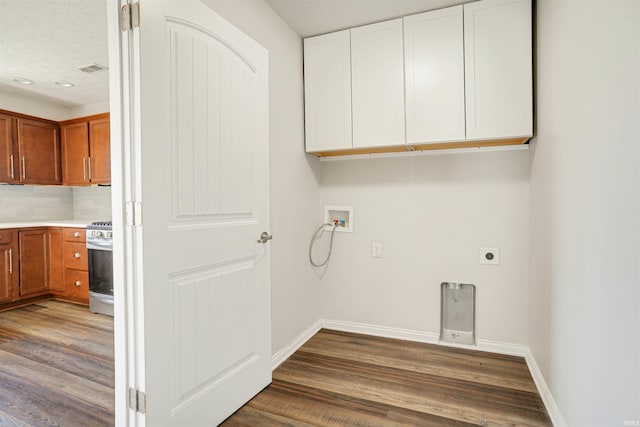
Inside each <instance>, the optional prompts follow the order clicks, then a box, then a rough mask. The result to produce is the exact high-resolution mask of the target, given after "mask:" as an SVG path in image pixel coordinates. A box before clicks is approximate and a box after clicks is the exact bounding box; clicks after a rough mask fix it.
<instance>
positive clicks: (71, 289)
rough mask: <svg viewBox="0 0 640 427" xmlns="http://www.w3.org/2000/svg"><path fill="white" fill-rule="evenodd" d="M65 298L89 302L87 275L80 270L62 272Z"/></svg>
mask: <svg viewBox="0 0 640 427" xmlns="http://www.w3.org/2000/svg"><path fill="white" fill-rule="evenodd" d="M64 294H65V297H67V298H69V299H71V300H74V301H80V302H88V301H89V273H87V272H86V271H80V270H69V269H68V268H67V269H65V270H64Z"/></svg>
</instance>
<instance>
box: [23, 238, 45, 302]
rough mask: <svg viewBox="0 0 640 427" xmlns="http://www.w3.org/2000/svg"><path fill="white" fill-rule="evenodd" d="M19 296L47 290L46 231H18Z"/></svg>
mask: <svg viewBox="0 0 640 427" xmlns="http://www.w3.org/2000/svg"><path fill="white" fill-rule="evenodd" d="M19 235H20V237H19V240H20V296H21V297H24V296H28V295H32V294H38V293H44V292H46V290H47V264H46V252H47V231H46V230H25V231H20V233H19Z"/></svg>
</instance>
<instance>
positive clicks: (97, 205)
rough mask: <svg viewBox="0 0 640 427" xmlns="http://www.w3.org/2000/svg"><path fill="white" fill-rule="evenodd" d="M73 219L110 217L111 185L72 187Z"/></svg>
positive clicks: (98, 219)
mask: <svg viewBox="0 0 640 427" xmlns="http://www.w3.org/2000/svg"><path fill="white" fill-rule="evenodd" d="M73 219H82V220H90V221H107V220H110V219H111V187H96V186H93V187H74V188H73Z"/></svg>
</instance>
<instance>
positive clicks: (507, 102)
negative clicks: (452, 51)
mask: <svg viewBox="0 0 640 427" xmlns="http://www.w3.org/2000/svg"><path fill="white" fill-rule="evenodd" d="M464 45H465V85H466V105H467V107H466V113H467V114H466V117H467V139H495V138H508V137H517V136H531V135H532V130H533V100H532V56H531V55H532V51H531V49H532V48H531V1H530V0H483V1H478V2H474V3H468V4H465V5H464Z"/></svg>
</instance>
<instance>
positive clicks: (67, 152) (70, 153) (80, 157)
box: [60, 122, 89, 185]
mask: <svg viewBox="0 0 640 427" xmlns="http://www.w3.org/2000/svg"><path fill="white" fill-rule="evenodd" d="M60 142H61V145H62V170H63V172H64V176H63V177H62V183H63V184H65V185H82V184H88V183H89V174H88V170H87V169H88V166H87V162H88V159H89V128H88V126H87V123H86V122H83V123H74V124H71V125H65V126H62V127H61V128H60Z"/></svg>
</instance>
